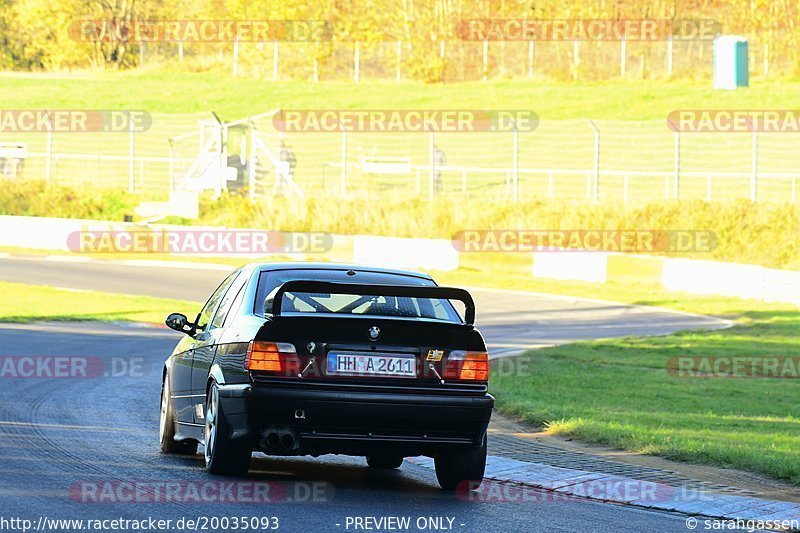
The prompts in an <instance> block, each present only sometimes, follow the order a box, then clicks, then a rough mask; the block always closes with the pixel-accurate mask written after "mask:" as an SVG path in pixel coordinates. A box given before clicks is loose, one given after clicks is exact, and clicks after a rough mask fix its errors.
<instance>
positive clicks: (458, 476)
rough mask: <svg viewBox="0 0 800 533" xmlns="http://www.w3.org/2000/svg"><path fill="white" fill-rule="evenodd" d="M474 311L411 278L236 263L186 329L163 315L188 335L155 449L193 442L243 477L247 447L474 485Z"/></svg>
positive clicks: (477, 347) (478, 339) (210, 459)
mask: <svg viewBox="0 0 800 533" xmlns="http://www.w3.org/2000/svg"><path fill="white" fill-rule="evenodd" d="M451 300H454V301H455V300H457V301H460V302H461V305H463V307H464V318H463V319H462V318H461V316H460V315H459V313H458V312H457V310H456V308H455V307H454V306H453V305H452V303H451ZM474 316H475V309H474V304H473V301H472V298H471V297H470V295H469V293H467V292H466V291H464V290H461V289H453V288H446V287H438V286H436V284H435V283H434V281H433V280H432V279H431V278H430V277H429V276H427V275H426V274H421V273H417V272H409V271H400V270H389V269H382V268H374V267H356V266H349V265H336V264H330V263H322V264H312V263H268V264H251V265H247V266H244V267H242V268H240V269H238V270H236V271H235V272H233V273H232V274H231V275H230V276H228V277H227V278H226V279H225V280H224V281H223V283H222V284H221V285H220V286H219V287H218V288H217V290H216V291H215V292H214V294H213V295H212V296H211V298H210V299H209V300H208V302H207V303H206V305H205V306H204V308H203V310H202V311H201V312H200V314H199V315H198V317H197V319H196V320H195V321H194V323H191V322H190V321H189V320H188V319H186V317H185V316H183V315H179V314H174V315H170V317H169V318H168V319H167V325H168V326H170V327H171V328H173V329H177V330H179V331H183V332H184V333H187V336H186V337H184V338H183V339H182V340H181V341H180V342H179V343H178V345H177V347H176V348H175V350H174V352H173V354H172V355H171V356H170V357H169V358H168V360H167V362H166V364H165V366H164V374H163V394H162V407H161V415H162V416H161V432H160V438H161V447H162V450H163V451H165V452H174V453H195V452H196V450H197V444H198V443H200V444H204V445H205V459H206V467H207V468H208V470H209V471H210V472H212V473H220V474H242V473H245V472H246V471H247V468H248V465H249V461H250V455H251V452H252V451H253V450H258V451H262V452H264V453H266V454H269V455H314V456H316V455H321V454H327V453H339V454H348V455H358V456H365V457H367V461H368V464H369V465H370V466H372V467H383V468H395V467H398V466H400V464H401V462H402V459H403V457H409V456H417V455H427V456H430V457H433V458H434V459H435V461H436V467H437V476H438V478H439V481H440V484H441V485H442V486H443V487H445V488H454V487H455V486H456V485H457V484H459V483H461V482H463V481H467V480H469V481H473V482H475V481H479V480H480V479H481V478H482V477H483V470H484V464H485V458H486V430H487V426H488V423H489V418H490V416H491V411H492V407H493V404H494V399H493V398H492V397H491V395H489V394H488V393H487V388H488V383H487V381H488V354H487V352H486V345H485V343H484V340H483V338H482V336H481V335H480V333H479V332H478V331H477V329H475V327H474V326H473V322H474ZM473 486H474V485H473Z"/></svg>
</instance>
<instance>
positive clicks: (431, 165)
mask: <svg viewBox="0 0 800 533" xmlns="http://www.w3.org/2000/svg"><path fill="white" fill-rule="evenodd" d="M434 140H435V139H434V136H433V129H431V130H430V136H429V140H428V162H429V165H428V178H429V179H428V200H433V176H434V174H435V173H436V171H435V169H434V165H435V154H434V151H435V149H436V148H435V145H434Z"/></svg>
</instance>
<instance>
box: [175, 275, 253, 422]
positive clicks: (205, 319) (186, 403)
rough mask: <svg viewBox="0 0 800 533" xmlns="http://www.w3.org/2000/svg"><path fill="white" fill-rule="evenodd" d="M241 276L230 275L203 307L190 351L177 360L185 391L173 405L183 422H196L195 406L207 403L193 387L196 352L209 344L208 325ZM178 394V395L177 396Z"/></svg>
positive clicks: (176, 363) (179, 378) (178, 377)
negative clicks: (230, 288)
mask: <svg viewBox="0 0 800 533" xmlns="http://www.w3.org/2000/svg"><path fill="white" fill-rule="evenodd" d="M238 274H239V271H238V270H237V271H236V272H234V273H233V274H231V275H229V276H228V277H227V278H225V280H224V281H223V282H222V283H220V285H219V287H217V288H216V290H215V291H214V293H213V294H212V295H211V297H210V298H209V299H208V301H207V302H206V304H205V305H204V306H203V309H202V310H201V311H200V314H199V315H198V316H197V320H196V322H197V331H196V333H195V336H194V338H193V339H192V343H191V346H190V349H189V350H188V351H187V352H185V355H184V356H183V358H182V359H181V360H176V361H175V365H174V368H178V367H180V368H179V369H178V373H179V375H178V376H176V379H177V380H180V383H182V384H184V383H185V386H184V389H185V390H184V391H182V392H181V393H180V394H179V395H180V398H176V399H175V401H174V402H173V405H175V406H176V409H178V410H179V416H180V418H179V420H181V421H189V422H195V421H196V416H195V413H194V410H195V405H197V403H198V402H199V403H200V404H201V405H202V404H203V403H204V402H205V391H203V392H202V396H203V397H202V398H200V397H198V396H197V395H196V391H195V390H194V387H193V386H192V367H193V365H194V358H195V357H196V356H197V355H196V352H197V350H198V348H201V349H203V348H204V347H205V346H207V345H208V344H209V335H208V334H207V333H208V331H207V330H208V324H209V323H210V322H211V318H212V317H213V316H214V312H215V311H216V310H217V307H219V302H220V300H222V297H223V295H224V294H225V291H226V290H227V289H228V287H230V285H231V283H232V282H233V280H234V279H236V276H237V275H238ZM177 394H178V393H176V395H177Z"/></svg>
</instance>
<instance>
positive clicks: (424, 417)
mask: <svg viewBox="0 0 800 533" xmlns="http://www.w3.org/2000/svg"><path fill="white" fill-rule="evenodd" d="M220 399H221V402H222V409H223V411H224V413H225V416H226V419H227V420H228V421H229V422H230V424H231V426H232V427H231V428H230V430H231V431H232V433H233V436H234V437H247V438H250V439H252V440H253V443H254V447H255V448H258V449H262V450H263V451H265V452H267V453H270V454H278V455H298V454H312V455H319V454H324V453H345V454H352V455H368V454H370V453H377V452H381V453H395V454H402V455H407V456H408V455H434V454H436V453H438V452H439V451H441V450H442V449H443V448H449V447H464V446H472V445H476V444H479V443H480V442H482V440H483V437H484V435H485V433H486V428H487V426H488V424H489V419H490V418H491V413H492V408H493V407H494V398H493V397H492V396H491V395H489V394H485V393H484V394H481V395H464V394H442V393H437V394H420V393H413V394H409V393H401V392H391V393H389V392H380V391H376V390H370V391H337V390H315V389H313V388H293V387H268V386H264V385H255V386H253V385H235V386H227V387H226V386H222V387H220ZM271 432H272V433H274V432H278V433H279V434H281V435H285V434H287V433H288V434H290V435H292V438H293V441H294V442H293V445H292V446H288V447H287V446H282V445H281V446H271V445H270V444H269V443H268V442H267V439H266V437H267V436H268V435H269V434H270V433H271Z"/></svg>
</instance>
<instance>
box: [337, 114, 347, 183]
mask: <svg viewBox="0 0 800 533" xmlns="http://www.w3.org/2000/svg"><path fill="white" fill-rule="evenodd" d="M339 177H340V182H339V194H341V195H342V196H344V195H345V194H347V130H346V129H345V127H344V124H343V125H342V171H341V174H340V176H339Z"/></svg>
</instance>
